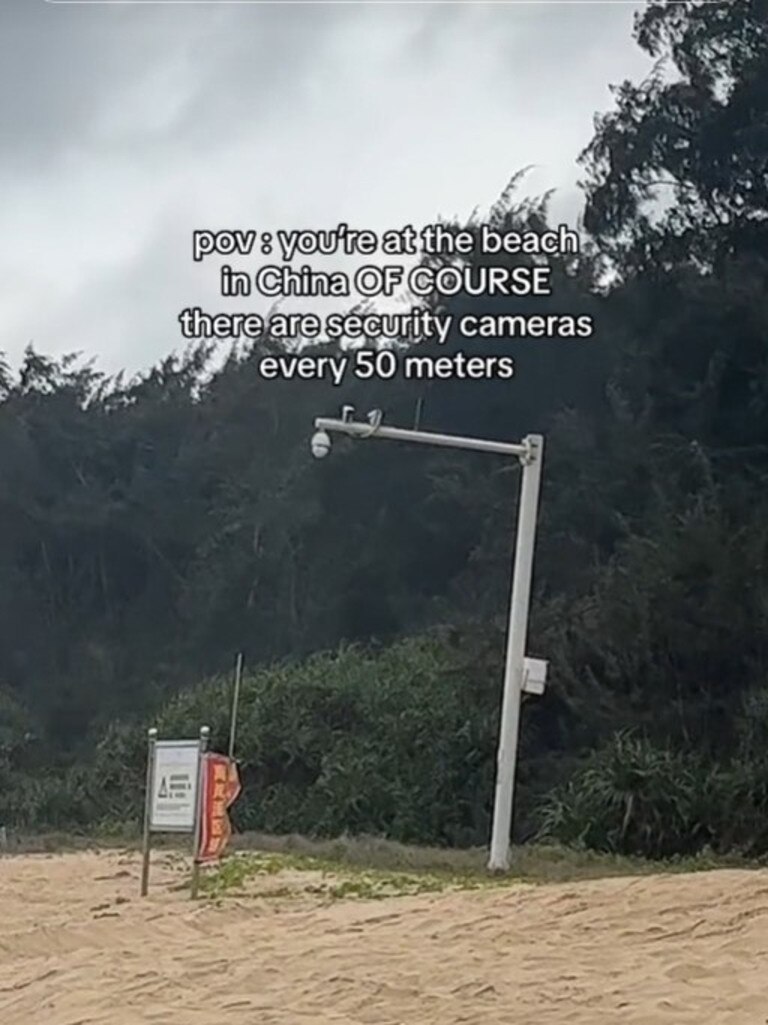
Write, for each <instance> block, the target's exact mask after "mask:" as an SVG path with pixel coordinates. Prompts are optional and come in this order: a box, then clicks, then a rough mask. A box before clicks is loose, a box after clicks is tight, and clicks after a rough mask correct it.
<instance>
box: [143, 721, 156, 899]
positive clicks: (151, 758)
mask: <svg viewBox="0 0 768 1025" xmlns="http://www.w3.org/2000/svg"><path fill="white" fill-rule="evenodd" d="M156 745H157V730H156V729H155V728H154V727H152V729H151V730H149V731H148V733H147V784H146V793H145V795H144V837H143V842H142V848H141V851H142V863H141V896H142V897H146V895H147V893H148V891H149V855H150V846H151V827H152V795H153V794H154V790H155V746H156Z"/></svg>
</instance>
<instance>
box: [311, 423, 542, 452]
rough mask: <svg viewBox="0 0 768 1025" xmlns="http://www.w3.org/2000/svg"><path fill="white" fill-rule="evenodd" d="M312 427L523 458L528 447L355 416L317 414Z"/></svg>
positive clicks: (361, 435) (366, 436) (340, 432)
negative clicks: (410, 428) (388, 424)
mask: <svg viewBox="0 0 768 1025" xmlns="http://www.w3.org/2000/svg"><path fill="white" fill-rule="evenodd" d="M315 430H318V431H336V433H337V434H347V435H349V437H351V438H374V439H375V438H381V439H382V440H386V441H407V442H413V443H414V444H417V445H436V446H437V447H438V448H461V449H468V450H469V451H471V452H494V453H495V454H496V455H500V456H519V457H520V458H521V459H524V458H525V457H526V456H527V453H528V449H527V446H526V445H525V443H524V442H523V444H515V443H513V442H510V441H487V440H486V439H485V438H466V437H463V436H462V435H460V434H435V433H434V432H432V431H408V430H405V429H403V428H402V427H382V426H378V427H375V426H373V425H372V424H364V423H360V422H359V421H356V420H331V419H328V417H324V416H318V417H317V418H316V419H315Z"/></svg>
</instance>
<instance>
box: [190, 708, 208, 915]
mask: <svg viewBox="0 0 768 1025" xmlns="http://www.w3.org/2000/svg"><path fill="white" fill-rule="evenodd" d="M210 734H211V731H210V729H209V728H208V727H207V726H201V727H200V748H199V755H198V761H197V794H196V796H195V828H194V830H193V831H192V836H193V840H192V843H193V848H192V893H191V895H192V900H195V898H196V897H197V894H198V890H199V889H200V857H199V855H200V840H201V834H202V828H203V782H204V779H205V776H204V771H203V770H204V765H205V758H204V755H205V752H206V751H207V749H208V738H209V737H210Z"/></svg>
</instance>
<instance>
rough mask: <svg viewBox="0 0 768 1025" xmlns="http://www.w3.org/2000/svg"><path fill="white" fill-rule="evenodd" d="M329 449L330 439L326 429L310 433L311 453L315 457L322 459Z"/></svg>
mask: <svg viewBox="0 0 768 1025" xmlns="http://www.w3.org/2000/svg"><path fill="white" fill-rule="evenodd" d="M330 451H331V439H330V436H329V435H328V433H327V432H326V431H316V432H315V433H314V434H313V435H312V455H313V456H314V457H315V459H324V458H325V456H327V455H328V453H329V452H330Z"/></svg>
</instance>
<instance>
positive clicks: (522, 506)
mask: <svg viewBox="0 0 768 1025" xmlns="http://www.w3.org/2000/svg"><path fill="white" fill-rule="evenodd" d="M526 441H527V442H528V444H529V446H530V456H529V459H528V460H527V461H526V462H524V464H523V480H522V483H521V487H520V503H519V515H518V521H517V543H516V545H515V566H514V571H513V576H512V598H511V601H510V607H509V632H508V634H507V655H506V660H505V666H504V697H503V700H502V706H501V725H500V728H499V748H498V757H497V774H496V793H495V796H494V806H493V829H492V833H491V851H490V858H489V861H488V868H489V869H490V870H491V871H492V872H505V871H506V870H507V869H508V868H509V848H510V842H511V840H510V834H511V829H512V813H513V801H514V793H515V768H516V764H517V742H518V735H519V731H520V705H521V701H522V691H523V667H524V659H525V643H526V636H527V633H528V609H529V607H530V601H531V577H532V570H533V550H534V545H535V541H536V517H537V513H538V505H539V488H540V484H541V463H542V458H543V455H544V439H543V437H542V436H541V435H540V434H531V435H529V436H528V437H527V438H526Z"/></svg>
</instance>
